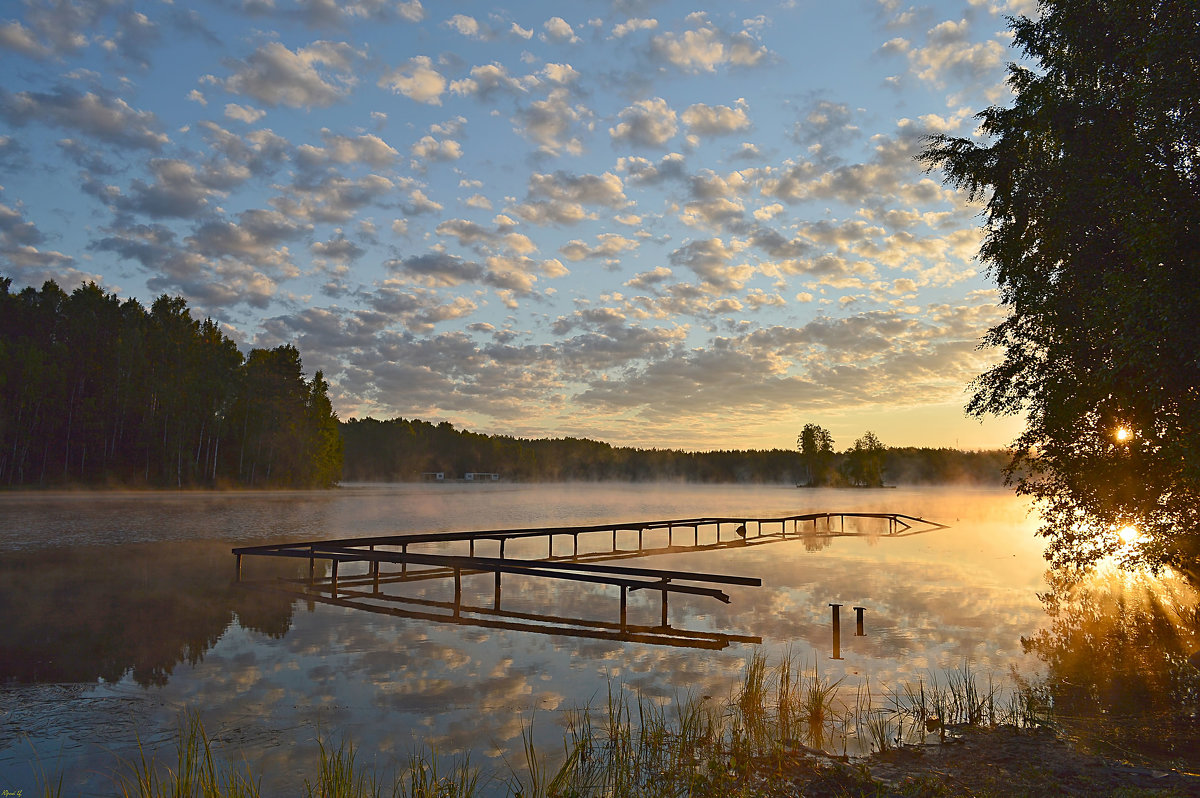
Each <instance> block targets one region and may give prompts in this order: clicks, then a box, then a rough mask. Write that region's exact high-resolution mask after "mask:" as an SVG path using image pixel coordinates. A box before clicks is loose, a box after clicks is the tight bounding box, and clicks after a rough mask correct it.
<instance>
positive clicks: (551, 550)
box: [546, 533, 554, 560]
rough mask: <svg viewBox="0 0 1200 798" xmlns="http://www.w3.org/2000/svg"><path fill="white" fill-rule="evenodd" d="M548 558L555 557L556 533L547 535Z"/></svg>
mask: <svg viewBox="0 0 1200 798" xmlns="http://www.w3.org/2000/svg"><path fill="white" fill-rule="evenodd" d="M546 559H547V560H553V559H554V534H553V533H551V534H549V535H547V536H546Z"/></svg>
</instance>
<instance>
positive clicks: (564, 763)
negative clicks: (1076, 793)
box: [39, 652, 1047, 798]
mask: <svg viewBox="0 0 1200 798" xmlns="http://www.w3.org/2000/svg"><path fill="white" fill-rule="evenodd" d="M847 692H848V691H847V690H845V689H842V688H841V681H840V680H839V681H834V682H831V681H829V679H828V677H825V676H822V675H821V674H820V672H819V669H818V668H817V667H816V666H815V665H814V666H812V667H802V666H798V664H797V662H796V661H795V659H794V658H793V657H791V656H785V657H784V658H783V660H782V661H781V662H780V663H778V664H777V665H775V666H774V667H770V666H769V665H768V663H767V661H766V658H765V657H764V656H763V655H762V654H761V653H759V652H755V653H754V654H753V655H752V656H751V658H750V659H749V660H748V661H747V663H746V665H745V667H744V669H743V674H742V679H741V682H740V683H739V684H738V685H737V686H736V687H735V689H733V690H731V692H730V695H729V696H728V698H726V699H725V700H724V701H714V700H713V699H711V698H709V697H701V698H697V697H696V696H695V695H690V694H689V695H685V696H677V697H676V698H675V700H674V701H673V702H667V703H661V702H658V701H654V700H651V699H648V698H645V697H643V696H640V695H631V694H630V693H629V692H628V691H627V690H626V689H625V688H624V687H623V686H621V685H614V684H613V683H611V682H610V684H609V689H608V696H607V701H606V703H605V705H604V706H602V707H599V708H595V707H591V706H586V707H582V708H578V709H574V710H571V711H569V712H567V713H566V714H565V716H564V717H565V729H564V733H563V744H562V750H561V751H560V752H555V753H554V754H553V755H551V754H550V753H549V752H545V751H541V750H539V749H538V746H537V744H536V743H535V740H534V735H533V721H532V719H531V720H530V721H529V722H528V723H527V724H525V727H524V730H523V733H522V754H523V761H520V762H505V767H506V768H507V770H508V773H507V774H506V775H504V776H501V777H496V776H493V777H490V778H488V779H484V777H483V774H482V773H481V771H480V769H479V768H478V767H475V766H472V765H471V764H470V758H469V756H466V757H459V758H457V759H452V760H450V764H449V765H444V764H441V763H442V762H444V761H445V760H444V758H442V757H439V756H437V755H436V753H435V752H432V751H430V752H425V753H417V754H413V755H411V756H409V757H408V759H407V762H406V763H404V764H403V765H402V766H401V767H399V768H398V769H397V770H396V771H394V772H392V773H390V774H385V773H382V772H381V771H380V770H379V769H378V768H376V767H375V766H374V765H373V764H364V763H363V762H362V761H361V760H360V759H359V758H358V756H357V750H356V748H355V747H354V745H353V743H352V742H350V741H349V740H346V739H345V738H343V739H341V740H340V741H339V742H338V743H337V745H333V744H332V743H331V742H330V741H329V740H327V739H325V738H323V737H320V736H319V737H318V739H317V743H318V749H319V756H318V761H317V762H315V763H314V764H315V770H316V772H315V775H314V777H313V779H312V780H311V781H310V780H308V779H305V781H304V787H305V792H306V794H307V795H308V796H309V798H381V797H382V796H392V798H460V797H461V798H466V797H467V796H475V795H479V794H481V793H482V792H486V793H487V794H496V793H497V792H505V793H507V794H508V795H510V796H514V797H517V796H519V798H551V797H552V796H570V797H571V798H588V797H589V796H604V798H623V797H624V796H643V795H660V796H697V797H701V796H738V795H747V796H749V795H771V794H773V792H775V790H776V789H777V788H780V787H782V786H784V785H788V784H793V783H801V782H803V783H812V784H814V785H817V786H816V787H814V791H818V790H826V791H827V792H831V793H832V794H850V795H871V794H875V792H877V791H878V790H880V789H882V785H880V784H877V783H875V782H873V781H872V780H871V778H870V777H869V774H867V772H866V770H865V768H862V767H855V766H852V765H850V764H847V760H848V758H847V756H846V754H847V752H848V751H849V750H850V749H851V748H853V749H854V750H856V751H886V750H888V749H890V748H892V747H895V746H897V745H900V744H903V743H906V742H915V741H925V740H927V739H928V736H929V735H930V734H932V733H933V732H937V733H938V734H939V735H940V736H941V737H942V739H944V738H945V733H946V727H947V726H953V725H957V724H974V725H997V724H1003V723H1011V724H1013V725H1017V726H1024V727H1028V726H1034V725H1039V724H1043V723H1045V722H1046V720H1047V705H1046V702H1045V700H1044V696H1041V695H1039V694H1038V693H1037V691H1035V690H1033V689H1031V688H1030V687H1029V686H1028V685H1027V684H1024V683H1021V682H1018V684H1017V689H1016V690H1013V691H1005V692H1004V693H1003V694H1002V692H1001V690H1000V689H999V688H998V687H997V685H996V684H995V683H994V681H993V680H992V679H991V678H988V679H987V680H986V682H985V681H984V680H982V679H981V678H980V677H979V675H978V674H977V673H976V672H974V671H972V670H971V669H970V668H969V667H968V666H963V667H962V668H961V669H958V670H952V671H947V672H945V673H943V674H941V675H940V676H937V677H935V676H933V675H931V676H930V678H929V679H928V680H926V679H924V678H921V679H918V680H917V682H916V683H915V684H905V685H903V686H902V687H901V688H900V689H899V690H891V691H883V690H879V689H876V690H874V691H873V690H872V689H871V686H870V683H869V682H867V683H865V684H864V685H862V686H860V687H858V688H857V689H856V690H855V692H854V695H853V697H852V700H847V697H846V693H847ZM170 759H171V758H170V757H168V758H167V760H166V761H164V760H160V759H158V758H157V757H156V756H155V755H154V754H151V753H149V752H147V751H146V749H145V748H144V747H143V746H142V745H141V743H140V742H139V745H138V748H137V755H136V757H135V758H134V759H131V760H128V761H124V762H123V763H122V765H121V767H120V768H119V770H118V774H117V776H116V783H117V789H118V794H120V795H122V796H125V798H167V797H168V796H169V797H170V798H191V797H192V796H196V797H197V798H200V797H203V798H210V797H211V798H256V797H257V796H259V795H260V789H259V780H257V779H256V778H255V776H254V774H253V773H252V772H251V769H250V768H249V766H248V765H246V764H245V763H242V764H241V765H233V764H230V763H227V762H225V761H223V760H221V759H219V758H218V757H217V756H216V754H215V753H214V751H213V748H212V745H211V743H210V741H209V738H208V736H207V735H206V733H205V731H204V727H203V724H202V723H201V721H200V718H199V716H198V715H197V714H196V713H194V712H193V713H187V714H185V715H183V716H181V718H180V722H179V728H178V732H177V734H176V739H175V756H174V758H173V766H172V764H168V762H170ZM39 778H40V781H41V782H42V785H43V786H42V790H41V793H42V794H43V795H45V796H55V795H60V794H61V792H62V776H61V774H60V775H59V776H58V782H57V784H55V783H53V782H52V781H51V777H50V776H48V775H47V774H45V773H44V772H42V773H40V775H39ZM831 780H832V781H831ZM922 790H923V792H922V794H928V795H936V794H939V793H938V792H937V791H936V790H933V788H932V787H929V789H925V788H922Z"/></svg>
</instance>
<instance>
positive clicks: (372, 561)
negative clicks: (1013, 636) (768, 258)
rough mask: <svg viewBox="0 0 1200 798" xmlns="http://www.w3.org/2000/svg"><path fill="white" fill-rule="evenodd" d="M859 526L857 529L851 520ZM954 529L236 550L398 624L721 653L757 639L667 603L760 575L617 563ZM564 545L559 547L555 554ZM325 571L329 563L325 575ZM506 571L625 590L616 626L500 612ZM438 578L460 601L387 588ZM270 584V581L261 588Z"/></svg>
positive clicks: (293, 583)
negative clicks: (281, 564) (697, 622)
mask: <svg viewBox="0 0 1200 798" xmlns="http://www.w3.org/2000/svg"><path fill="white" fill-rule="evenodd" d="M848 521H849V524H848V523H847V522H848ZM942 528H945V525H943V524H938V523H936V522H932V521H927V520H925V519H922V518H918V517H916V516H911V515H904V514H900V513H850V512H847V513H805V514H800V515H789V516H782V517H773V518H744V517H732V518H730V517H726V518H717V517H705V518H685V519H671V520H656V521H638V522H627V523H617V524H596V525H581V526H562V527H537V528H524V529H493V530H482V531H469V532H425V533H415V534H403V535H384V536H374V537H358V538H343V539H338V540H320V541H303V542H295V543H277V544H268V545H259V546H241V547H238V548H235V549H233V554H234V555H235V557H236V569H237V579H238V581H239V582H241V581H242V580H243V558H245V557H286V558H297V559H303V560H307V561H308V578H307V579H301V580H290V581H289V582H288V583H287V584H286V585H283V587H285V589H288V590H290V591H293V592H295V593H296V594H297V596H298V597H301V598H304V599H305V600H309V601H321V602H324V603H331V604H337V605H341V606H348V607H354V608H357V609H363V610H366V611H370V612H379V613H384V614H390V615H394V616H399V617H409V618H419V619H424V620H434V621H443V622H450V623H460V624H470V625H475V626H483V627H488V628H506V629H518V630H524V631H537V632H540V633H545V634H570V635H575V636H584V637H596V638H603V639H622V640H635V641H640V642H654V643H662V644H666V645H685V646H690V647H702V648H720V647H723V646H725V645H728V644H729V643H730V642H758V641H759V639H758V638H755V637H750V636H745V635H732V634H722V633H712V632H689V631H687V630H682V629H678V628H675V627H672V626H671V625H670V623H669V614H668V610H669V596H670V595H672V594H686V595H693V596H701V597H706V598H712V599H716V600H718V601H721V602H724V603H729V601H730V597H729V595H728V594H727V593H726V592H725V590H724V589H722V588H724V587H729V586H739V587H758V586H761V585H762V580H761V579H758V578H755V577H744V576H729V575H724V574H714V573H701V572H693V571H680V570H670V569H661V568H636V567H631V566H623V565H616V564H614V561H619V560H624V559H630V558H635V557H648V556H653V555H660V554H671V553H679V552H685V551H709V550H714V549H723V548H732V547H745V546H756V545H764V544H767V543H777V542H781V541H785V540H789V539H791V540H795V539H811V538H814V537H844V536H859V535H873V536H879V537H903V536H906V535H912V534H918V533H921V532H927V531H931V530H933V529H942ZM556 545H557V550H556ZM318 564H320V568H319V571H320V573H318ZM481 575H482V576H483V578H485V579H486V578H488V577H489V576H490V578H491V580H492V588H493V601H492V606H491V607H486V606H482V605H479V604H471V603H469V602H464V600H463V582H464V579H466V578H468V577H474V578H476V579H478V578H479V577H480V576H481ZM505 575H515V576H520V577H535V578H543V579H557V580H564V581H569V582H577V583H585V584H593V585H603V586H607V587H612V588H615V589H616V592H617V593H618V595H619V604H618V607H619V610H618V613H617V617H618V620H617V621H598V620H589V619H584V618H570V617H566V616H559V615H546V614H536V613H517V612H512V611H509V610H505V609H503V608H502V606H501V594H502V583H503V578H504V576H505ZM428 580H445V581H446V582H447V583H450V582H451V581H452V584H453V600H450V601H439V600H431V599H426V598H414V597H411V596H403V595H399V594H397V593H395V592H393V591H391V590H389V589H388V588H389V587H396V586H399V585H402V584H404V583H409V582H423V581H428ZM259 586H261V585H259ZM636 591H652V592H653V593H656V594H658V596H659V605H660V606H659V610H660V612H659V620H660V623H659V624H658V625H656V626H650V625H645V624H642V625H637V624H632V623H630V621H629V617H628V616H629V609H628V608H629V596H630V594H631V593H633V592H636Z"/></svg>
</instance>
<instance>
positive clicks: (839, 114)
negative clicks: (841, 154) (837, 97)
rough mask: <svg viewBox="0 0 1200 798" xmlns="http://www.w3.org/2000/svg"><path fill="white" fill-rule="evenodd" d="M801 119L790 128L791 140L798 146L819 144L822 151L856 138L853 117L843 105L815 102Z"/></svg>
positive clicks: (856, 129) (826, 101) (824, 101)
mask: <svg viewBox="0 0 1200 798" xmlns="http://www.w3.org/2000/svg"><path fill="white" fill-rule="evenodd" d="M802 113H803V118H802V119H801V120H800V121H798V122H796V124H795V125H794V126H793V127H792V138H793V139H794V140H795V141H796V142H797V143H798V144H819V145H820V146H821V148H822V149H828V148H833V147H838V146H841V145H844V144H847V143H849V142H850V141H851V140H852V139H854V138H855V137H857V136H858V134H859V129H858V127H857V126H856V125H855V124H853V119H854V115H853V113H852V112H851V111H850V107H849V106H848V105H846V104H845V103H835V102H830V101H829V100H817V101H815V102H814V103H812V105H810V106H809V108H808V109H807V110H806V111H803V112H802Z"/></svg>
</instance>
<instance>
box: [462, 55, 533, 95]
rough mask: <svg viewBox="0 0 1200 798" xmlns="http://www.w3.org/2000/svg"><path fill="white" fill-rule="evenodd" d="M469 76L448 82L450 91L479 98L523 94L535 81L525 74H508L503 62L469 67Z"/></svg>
mask: <svg viewBox="0 0 1200 798" xmlns="http://www.w3.org/2000/svg"><path fill="white" fill-rule="evenodd" d="M470 74H471V76H470V77H469V78H463V79H462V80H455V81H452V82H451V83H450V91H452V92H454V93H455V94H458V95H464V96H471V97H475V98H477V99H480V100H487V99H490V98H491V97H492V96H494V95H496V94H513V95H516V94H523V93H525V92H526V91H527V90H528V87H529V86H530V85H532V84H534V83H535V82H536V78H532V77H529V76H526V77H524V78H516V77H513V76H512V75H510V74H508V68H507V67H505V66H504V65H503V64H497V63H491V64H480V65H479V66H474V67H471V73H470Z"/></svg>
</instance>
